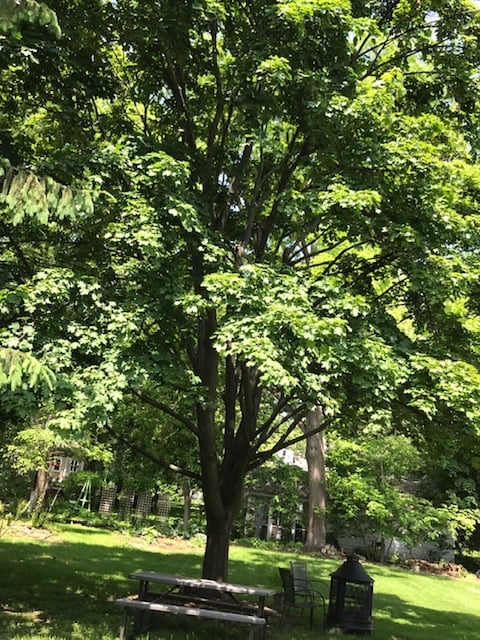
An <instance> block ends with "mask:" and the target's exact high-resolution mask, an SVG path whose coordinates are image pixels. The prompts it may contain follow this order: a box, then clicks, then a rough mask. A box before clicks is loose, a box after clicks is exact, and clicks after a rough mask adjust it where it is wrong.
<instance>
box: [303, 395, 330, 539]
mask: <svg viewBox="0 0 480 640" xmlns="http://www.w3.org/2000/svg"><path fill="white" fill-rule="evenodd" d="M321 421H322V410H321V408H320V407H315V409H313V410H312V411H310V412H309V414H308V415H307V419H306V423H305V426H304V431H305V433H308V432H310V431H314V430H315V429H318V427H319V426H320V425H321ZM305 442H306V447H305V449H306V450H305V455H306V459H307V466H308V486H309V492H308V493H309V495H308V520H307V533H306V538H305V550H306V551H318V550H320V549H321V548H322V547H324V546H325V544H326V541H327V517H326V506H327V499H326V490H327V482H326V465H325V438H324V434H323V431H318V432H317V433H313V434H312V435H309V436H307V438H306V441H305Z"/></svg>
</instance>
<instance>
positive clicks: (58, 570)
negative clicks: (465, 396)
mask: <svg viewBox="0 0 480 640" xmlns="http://www.w3.org/2000/svg"><path fill="white" fill-rule="evenodd" d="M202 554H203V548H202V547H201V546H200V545H195V544H192V543H184V542H179V541H175V540H167V539H166V540H162V541H161V542H160V544H155V545H147V544H146V543H143V544H142V543H138V542H136V541H134V540H132V539H131V538H129V537H127V536H124V535H121V534H119V533H110V532H105V531H101V530H98V529H92V528H87V527H81V526H65V527H61V528H58V533H54V534H52V535H51V536H50V537H49V538H46V539H43V540H42V539H32V537H29V536H28V537H27V536H23V535H21V533H19V532H17V534H16V535H15V536H12V535H4V536H3V537H1V538H0V568H1V579H0V605H1V609H0V639H2V640H26V639H27V638H29V639H34V640H114V639H115V638H117V637H118V629H119V625H120V620H121V611H120V610H119V609H118V607H116V606H115V605H113V604H112V601H113V600H114V599H115V598H117V597H120V596H124V595H126V594H129V593H134V592H135V589H136V583H135V582H133V581H131V580H129V579H128V578H127V577H126V576H127V574H128V573H130V572H131V571H134V570H137V569H151V570H158V571H164V572H167V573H179V574H184V575H192V576H199V575H200V568H201V561H202ZM292 557H293V555H292V554H291V553H290V554H289V553H288V552H284V551H271V550H264V549H256V548H251V547H242V546H238V545H232V548H231V555H230V576H229V579H230V581H232V582H239V583H244V584H255V585H262V586H273V587H276V588H278V589H280V581H279V576H278V570H277V567H278V566H288V565H289V562H290V559H292ZM296 557H300V558H305V559H307V560H308V563H309V572H310V573H311V574H312V576H315V577H317V578H323V579H324V580H325V581H326V582H327V583H328V582H329V574H330V572H331V571H333V570H335V569H336V568H337V567H338V566H339V565H340V564H341V563H340V561H338V560H331V559H324V558H314V557H308V556H303V555H300V556H298V555H297V556H296ZM364 566H365V568H366V570H367V572H368V573H369V574H370V575H371V577H372V578H373V579H374V580H375V584H374V604H373V608H374V611H373V613H374V631H373V634H372V636H371V637H372V638H374V639H375V640H474V639H478V638H480V580H477V579H476V578H475V577H474V576H469V577H468V578H464V579H451V578H442V577H438V576H431V575H423V574H420V575H419V574H415V573H410V572H407V571H404V570H401V569H395V568H391V567H383V566H378V565H372V564H368V563H365V565H364ZM157 618H158V621H159V623H161V629H158V630H156V631H155V633H154V634H152V639H153V638H154V639H155V640H213V639H217V638H218V639H224V638H225V640H227V639H228V640H230V639H232V640H245V639H246V638H247V637H248V631H247V629H246V628H245V627H239V628H233V627H231V626H228V627H227V626H222V625H221V624H220V623H216V622H212V621H192V620H190V619H186V618H183V617H182V618H176V617H170V616H158V617H157ZM317 620H318V622H320V615H318V616H317ZM319 636H320V637H322V636H324V637H327V638H328V637H333V636H332V635H331V634H330V633H325V632H323V630H322V629H321V626H320V624H318V625H317V626H316V627H315V629H314V630H313V631H310V629H309V626H308V617H307V616H305V618H304V619H302V618H296V619H293V618H290V617H289V620H288V621H287V622H286V623H285V624H274V625H272V626H271V628H269V629H268V632H267V638H270V639H275V640H313V639H314V638H315V639H317V638H318V637H319ZM350 637H353V636H350Z"/></svg>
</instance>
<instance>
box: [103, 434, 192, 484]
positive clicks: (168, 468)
mask: <svg viewBox="0 0 480 640" xmlns="http://www.w3.org/2000/svg"><path fill="white" fill-rule="evenodd" d="M104 427H105V430H106V431H108V433H110V434H111V435H112V436H113V437H114V438H116V439H117V440H119V441H120V442H122V443H123V444H124V445H125V446H126V447H128V448H129V449H131V450H132V451H134V452H135V453H138V454H139V455H141V456H142V457H143V458H146V459H147V460H150V462H153V463H154V464H156V465H158V466H159V467H160V468H162V469H165V470H166V471H171V472H172V473H176V474H178V475H181V476H184V477H186V478H192V479H193V480H197V481H198V482H200V480H201V477H200V474H198V473H194V472H193V471H190V470H189V469H185V468H184V467H179V466H178V465H176V464H171V463H169V462H165V460H162V459H161V458H158V457H157V456H154V455H153V454H152V453H150V451H147V449H144V448H143V447H141V446H140V445H138V444H136V443H135V442H132V441H131V440H127V438H125V437H124V436H122V435H121V434H120V433H118V432H117V431H115V429H113V428H112V427H111V426H110V425H108V424H105V425H104Z"/></svg>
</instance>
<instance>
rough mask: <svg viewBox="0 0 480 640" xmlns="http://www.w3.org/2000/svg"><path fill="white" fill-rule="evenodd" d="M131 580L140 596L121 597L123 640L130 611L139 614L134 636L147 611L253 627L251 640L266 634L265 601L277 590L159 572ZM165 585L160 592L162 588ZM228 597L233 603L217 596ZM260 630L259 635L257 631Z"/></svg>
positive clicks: (140, 573) (132, 575)
mask: <svg viewBox="0 0 480 640" xmlns="http://www.w3.org/2000/svg"><path fill="white" fill-rule="evenodd" d="M128 577H129V578H131V579H132V580H137V581H138V582H139V588H138V596H137V598H135V599H127V598H119V599H118V600H116V604H119V605H122V606H123V607H124V612H125V616H124V621H123V626H122V628H121V632H120V638H121V639H122V640H123V639H124V638H125V637H126V635H125V634H126V625H127V614H128V611H129V610H130V609H132V610H133V611H134V612H137V613H138V614H139V615H137V616H136V621H135V627H134V636H135V635H136V633H138V632H139V630H140V628H141V627H142V616H141V613H142V612H143V611H148V612H149V613H173V614H183V615H190V616H198V617H204V618H213V619H217V620H223V621H225V622H238V623H243V624H247V625H249V626H250V629H251V630H250V636H249V637H250V639H251V640H254V639H256V638H258V637H259V633H258V632H260V633H261V637H264V635H265V627H266V612H265V601H266V599H267V598H269V597H273V596H274V595H275V594H276V593H277V592H276V590H275V589H270V588H266V587H256V586H251V585H242V584H234V583H230V582H221V581H218V580H209V579H203V578H191V577H187V576H179V575H175V574H170V573H160V572H157V571H135V572H133V573H130V574H129V576H128ZM159 585H160V586H161V587H163V588H161V589H160V590H159V589H158V586H159ZM220 594H227V595H228V596H229V600H226V601H225V600H222V599H221V598H219V597H217V596H220ZM237 596H249V597H250V598H252V599H253V600H254V601H256V605H255V606H253V605H250V606H249V605H248V604H246V603H244V602H240V601H239V600H238V599H237ZM257 630H258V632H257Z"/></svg>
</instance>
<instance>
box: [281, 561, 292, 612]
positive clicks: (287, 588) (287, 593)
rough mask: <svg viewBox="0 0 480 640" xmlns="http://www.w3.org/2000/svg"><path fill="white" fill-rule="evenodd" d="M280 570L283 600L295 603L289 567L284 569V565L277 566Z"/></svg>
mask: <svg viewBox="0 0 480 640" xmlns="http://www.w3.org/2000/svg"><path fill="white" fill-rule="evenodd" d="M278 570H279V572H280V578H281V580H282V587H283V597H284V599H285V602H287V603H290V604H294V603H295V588H294V584H293V576H292V574H291V572H290V570H289V569H285V568H284V567H278Z"/></svg>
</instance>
